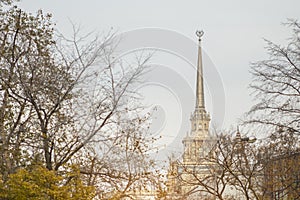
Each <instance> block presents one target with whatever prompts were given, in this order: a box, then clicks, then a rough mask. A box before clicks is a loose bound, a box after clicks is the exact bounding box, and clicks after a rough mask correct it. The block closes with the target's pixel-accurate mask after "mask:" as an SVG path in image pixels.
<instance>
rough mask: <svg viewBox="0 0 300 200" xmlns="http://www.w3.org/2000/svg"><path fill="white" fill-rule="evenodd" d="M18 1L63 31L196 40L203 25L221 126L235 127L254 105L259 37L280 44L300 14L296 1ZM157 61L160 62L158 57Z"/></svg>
mask: <svg viewBox="0 0 300 200" xmlns="http://www.w3.org/2000/svg"><path fill="white" fill-rule="evenodd" d="M20 5H21V7H22V8H25V9H27V10H29V11H31V12H35V11H36V10H37V9H40V8H41V9H43V10H44V11H45V12H50V13H52V14H53V19H54V21H55V22H56V23H57V27H58V29H59V30H60V31H62V32H63V33H65V34H68V33H70V32H71V26H70V20H71V21H72V22H74V23H76V24H80V25H81V26H82V27H83V28H84V29H85V30H87V31H90V30H95V31H99V32H102V31H104V32H105V31H109V30H110V28H111V27H113V29H115V30H117V31H119V32H124V31H132V30H136V29H141V28H151V27H155V28H160V29H166V30H171V31H175V32H177V33H178V34H181V35H183V36H186V37H188V38H190V39H191V40H193V41H195V42H196V37H195V30H197V29H200V30H201V29H203V30H204V31H205V35H204V37H203V43H202V44H203V45H202V46H203V49H204V51H205V53H206V54H207V55H208V57H209V58H210V60H211V62H212V63H213V65H214V67H215V68H216V70H217V71H218V72H219V75H220V76H221V79H222V83H223V87H224V88H225V91H224V92H225V119H224V124H223V128H229V127H230V126H234V127H235V126H236V125H237V122H238V120H237V119H238V118H239V117H241V116H242V114H243V113H244V112H246V111H247V110H248V109H249V108H250V106H251V105H252V98H251V97H250V96H249V93H250V91H249V90H248V89H247V87H248V84H249V83H250V81H251V76H250V74H249V69H250V68H249V64H250V62H253V61H258V60H261V59H265V58H267V55H266V52H265V49H264V46H265V42H264V41H263V38H267V39H269V40H271V41H274V42H276V43H279V44H284V43H285V40H286V39H287V38H288V37H289V34H290V32H289V29H288V28H287V27H284V26H282V25H281V23H283V22H286V19H287V18H293V19H300V12H299V8H300V1H299V0H285V1H282V0H251V1H242V0H227V1H216V0H190V1H182V0H181V1H180V0H151V1H145V0H127V1H125V0H123V1H120V0H119V1H118V0H110V1H103V0H86V1H79V0H64V1H61V0H51V1H49V0H48V1H47V0H38V1H37V0H36V1H25V0H23V1H22V2H21V3H20ZM175 42H176V41H175ZM195 51H196V48H195V49H192V50H191V52H194V53H196V52H195ZM160 56H163V54H162V55H160ZM167 56H168V55H166V57H167ZM169 59H170V60H172V58H169ZM174 60H176V59H174ZM178 62H180V61H178ZM193 62H194V63H196V60H194V61H193ZM156 63H158V64H162V63H160V61H159V60H156ZM170 63H172V61H171V62H170ZM163 64H164V65H165V63H164V62H163ZM204 68H205V66H204ZM189 84H191V83H189ZM191 85H192V86H191V87H194V85H193V83H192V84H191ZM206 92H207V91H206ZM207 96H208V94H207ZM166 98H168V97H166ZM156 101H157V99H156ZM191 104H192V105H194V102H191ZM192 107H193V106H191V109H192ZM208 107H209V108H208V109H211V107H212V106H211V105H210V106H208ZM168 109H169V108H166V109H165V112H168ZM175 110H176V109H175ZM191 111H192V110H190V111H188V112H191ZM209 111H210V110H209ZM210 112H212V111H210Z"/></svg>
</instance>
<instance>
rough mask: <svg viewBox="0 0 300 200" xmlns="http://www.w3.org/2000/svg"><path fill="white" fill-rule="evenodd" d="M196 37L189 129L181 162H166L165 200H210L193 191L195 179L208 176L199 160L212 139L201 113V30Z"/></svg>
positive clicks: (206, 116)
mask: <svg viewBox="0 0 300 200" xmlns="http://www.w3.org/2000/svg"><path fill="white" fill-rule="evenodd" d="M196 35H197V36H198V40H199V41H198V42H199V45H198V62H197V82H196V86H197V87H196V105H195V110H194V112H193V113H192V115H191V118H190V121H191V130H190V132H188V133H187V135H186V136H185V137H184V139H183V140H182V143H183V145H184V152H183V155H182V159H179V160H175V161H174V160H173V161H171V162H170V167H169V170H168V175H167V177H168V181H167V188H168V199H172V200H174V199H185V200H195V199H213V197H211V196H210V195H208V194H203V193H201V192H200V193H199V192H198V193H195V192H194V191H196V190H197V188H198V186H197V179H195V177H203V176H206V174H207V173H209V169H210V166H211V163H209V162H207V161H204V160H203V158H204V157H206V156H207V155H209V156H212V155H211V154H208V153H209V152H210V151H211V144H212V143H213V138H212V137H211V136H210V134H209V123H210V116H209V114H208V113H207V112H206V110H205V101H204V100H205V98H204V82H203V65H202V50H201V37H202V36H203V31H197V32H196Z"/></svg>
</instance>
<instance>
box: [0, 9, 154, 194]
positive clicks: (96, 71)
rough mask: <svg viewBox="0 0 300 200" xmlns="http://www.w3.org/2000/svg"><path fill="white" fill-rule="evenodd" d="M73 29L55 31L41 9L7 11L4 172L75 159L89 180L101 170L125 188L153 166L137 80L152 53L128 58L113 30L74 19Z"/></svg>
mask: <svg viewBox="0 0 300 200" xmlns="http://www.w3.org/2000/svg"><path fill="white" fill-rule="evenodd" d="M73 33H74V34H73V36H72V37H71V38H66V37H63V36H62V35H59V36H56V35H55V32H54V29H53V24H52V22H51V15H50V14H46V15H44V14H43V13H42V11H39V12H38V14H37V15H32V14H28V13H26V12H24V11H22V10H20V9H19V8H17V7H11V8H10V9H8V10H6V11H1V17H0V64H1V76H0V94H1V96H0V100H1V104H0V134H1V135H0V142H1V143H0V148H1V159H0V160H1V161H0V164H1V173H2V175H4V178H5V177H6V176H7V175H8V174H9V173H13V172H14V171H15V170H16V169H17V168H20V167H26V165H30V164H32V163H43V164H44V165H45V166H46V167H47V169H49V170H55V171H63V170H64V169H66V168H68V166H69V165H71V164H76V165H79V166H80V169H82V170H81V171H82V173H83V174H85V175H86V177H87V182H88V183H89V184H93V183H94V182H93V178H94V175H98V174H100V175H103V176H97V181H99V180H101V181H102V183H103V185H106V186H107V187H110V186H112V185H114V188H116V189H117V190H118V189H119V190H120V191H121V192H122V193H123V194H125V192H126V191H127V190H128V189H127V188H132V185H133V184H134V183H136V181H137V180H141V179H143V178H144V177H145V176H146V172H148V171H150V168H151V166H152V165H151V164H149V163H148V162H150V159H148V157H147V155H146V152H147V149H148V145H149V144H150V143H151V139H149V138H148V137H147V129H148V126H149V125H148V123H147V119H148V118H147V116H146V115H145V114H143V113H145V112H144V111H142V110H143V107H142V106H141V105H140V103H139V98H140V97H139V96H138V94H137V93H136V91H135V86H134V84H138V83H139V82H140V81H141V79H140V78H141V75H142V74H143V73H144V72H145V69H146V68H147V66H146V63H147V61H148V60H149V58H150V56H151V55H148V54H147V55H146V54H141V55H139V56H137V59H135V60H134V61H132V62H131V63H128V62H126V63H124V62H123V61H122V60H121V59H117V57H118V55H116V54H115V53H114V49H115V46H116V43H117V42H118V41H116V40H115V37H114V36H115V34H114V33H108V34H107V35H104V36H103V37H100V36H95V37H93V35H92V34H87V35H84V36H81V34H80V31H79V29H78V28H76V27H75V26H74V30H73ZM88 41H90V42H88ZM86 161H88V162H86ZM106 183H108V185H107V184H106ZM125 183H126V184H127V185H124V184H125ZM119 184H121V185H119Z"/></svg>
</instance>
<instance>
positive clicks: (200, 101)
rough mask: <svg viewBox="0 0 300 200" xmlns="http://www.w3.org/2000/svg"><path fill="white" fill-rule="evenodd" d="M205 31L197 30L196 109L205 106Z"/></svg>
mask: <svg viewBox="0 0 300 200" xmlns="http://www.w3.org/2000/svg"><path fill="white" fill-rule="evenodd" d="M203 34H204V32H203V31H196V35H197V37H198V41H199V44H198V63H197V89H196V109H198V108H205V102H204V87H203V66H202V50H201V37H202V36H203Z"/></svg>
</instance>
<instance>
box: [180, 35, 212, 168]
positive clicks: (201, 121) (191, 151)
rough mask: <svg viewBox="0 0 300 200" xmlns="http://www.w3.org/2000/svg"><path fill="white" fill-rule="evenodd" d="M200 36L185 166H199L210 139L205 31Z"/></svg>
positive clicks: (185, 142)
mask: <svg viewBox="0 0 300 200" xmlns="http://www.w3.org/2000/svg"><path fill="white" fill-rule="evenodd" d="M196 34H197V36H198V42H199V44H198V62H197V82H196V85H197V87H196V105H195V110H194V112H193V114H192V115H191V119H190V120H191V131H190V133H188V134H187V135H186V137H185V138H184V139H183V141H182V142H183V145H184V153H183V164H199V159H200V156H201V155H203V154H204V153H205V152H204V151H205V149H204V148H203V144H204V142H205V141H206V140H207V139H209V123H210V116H209V114H208V113H207V112H206V110H205V101H204V100H205V98H204V83H203V66H202V50H201V37H202V36H203V31H197V32H196Z"/></svg>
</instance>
